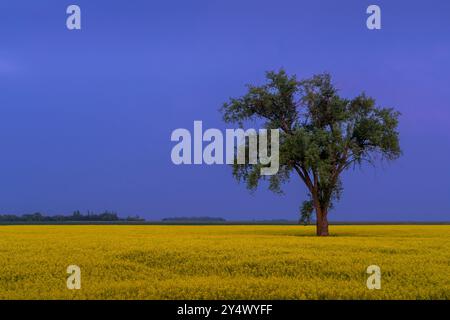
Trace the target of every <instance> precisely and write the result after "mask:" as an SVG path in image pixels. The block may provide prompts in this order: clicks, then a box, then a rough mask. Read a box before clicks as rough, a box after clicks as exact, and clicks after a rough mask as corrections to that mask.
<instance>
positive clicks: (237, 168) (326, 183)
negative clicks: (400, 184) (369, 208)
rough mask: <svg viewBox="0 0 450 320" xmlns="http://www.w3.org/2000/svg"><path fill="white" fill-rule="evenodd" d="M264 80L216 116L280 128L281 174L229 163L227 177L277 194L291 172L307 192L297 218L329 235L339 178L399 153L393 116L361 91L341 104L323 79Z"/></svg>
mask: <svg viewBox="0 0 450 320" xmlns="http://www.w3.org/2000/svg"><path fill="white" fill-rule="evenodd" d="M266 78H267V83H266V84H265V85H262V86H252V85H249V86H248V92H247V93H246V94H245V95H244V96H242V97H239V98H231V99H230V101H229V102H227V103H225V104H224V105H223V107H222V109H221V112H222V113H223V119H224V121H225V122H227V123H236V124H238V125H239V126H240V127H243V125H244V122H246V121H263V122H264V127H265V128H266V129H279V130H280V149H279V150H280V151H279V158H280V159H279V161H280V168H279V171H278V173H276V174H275V175H272V176H263V175H261V174H260V168H261V165H260V164H247V162H245V164H237V163H235V164H234V165H233V175H234V176H235V178H236V179H237V180H238V181H241V180H242V181H245V182H246V185H247V188H248V189H250V190H254V189H256V188H257V186H258V182H259V180H262V179H268V180H269V189H270V190H272V191H274V192H277V193H281V192H282V191H281V185H282V184H283V183H284V182H286V181H288V180H289V178H290V175H291V173H292V172H295V173H296V174H298V176H299V177H300V179H301V180H302V181H303V182H304V183H305V185H306V187H307V189H308V191H309V194H308V196H309V199H308V200H307V201H304V202H303V204H302V208H301V210H300V212H301V217H302V220H303V221H310V219H311V215H312V214H313V211H315V216H316V227H317V235H318V236H327V235H328V212H329V210H330V209H331V208H332V207H333V202H334V201H337V200H339V198H340V195H341V193H342V190H343V188H342V183H341V179H340V175H341V173H342V172H343V171H344V170H346V169H348V168H351V167H352V168H354V167H355V166H361V165H362V164H363V163H364V162H368V163H370V164H375V162H376V160H383V159H387V160H394V159H396V158H398V157H399V156H400V155H401V150H400V145H399V134H398V131H397V126H398V117H399V112H397V111H395V110H394V109H392V108H380V107H377V106H376V105H375V100H374V99H373V98H371V97H368V96H366V95H365V94H364V93H362V94H360V95H359V96H357V97H355V98H353V99H345V98H342V97H341V96H339V94H338V90H337V89H336V87H335V86H334V85H333V83H332V81H331V77H330V75H329V74H326V73H325V74H319V75H315V76H313V77H312V78H310V79H306V80H302V81H298V80H297V78H296V76H289V75H288V74H286V72H285V71H284V70H280V71H279V72H267V73H266ZM236 152H237V151H236Z"/></svg>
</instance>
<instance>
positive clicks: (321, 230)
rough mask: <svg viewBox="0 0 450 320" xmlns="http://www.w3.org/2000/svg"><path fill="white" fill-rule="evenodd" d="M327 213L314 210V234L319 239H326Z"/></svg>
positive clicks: (318, 209)
mask: <svg viewBox="0 0 450 320" xmlns="http://www.w3.org/2000/svg"><path fill="white" fill-rule="evenodd" d="M327 215H328V212H327V211H326V210H321V209H320V208H316V218H317V221H316V234H317V235H318V236H319V237H326V236H328V235H329V233H328V217H327Z"/></svg>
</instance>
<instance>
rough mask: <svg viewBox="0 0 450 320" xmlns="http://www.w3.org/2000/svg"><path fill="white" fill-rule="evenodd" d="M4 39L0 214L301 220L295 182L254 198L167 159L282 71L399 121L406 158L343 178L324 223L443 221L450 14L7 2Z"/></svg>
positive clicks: (439, 8) (0, 44)
mask: <svg viewBox="0 0 450 320" xmlns="http://www.w3.org/2000/svg"><path fill="white" fill-rule="evenodd" d="M73 3H75V4H78V5H79V6H80V7H81V10H82V30H81V31H69V30H67V29H66V26H65V20H66V17H67V15H66V13H65V10H66V8H67V6H68V5H69V4H73ZM369 4H378V5H379V6H380V7H381V10H382V29H381V30H379V31H370V30H368V29H367V28H366V22H365V20H366V17H367V15H366V13H365V11H366V8H367V6H368V5H369ZM0 39H1V41H0V150H1V153H0V155H1V157H0V213H17V214H19V213H30V212H35V211H41V212H45V213H47V214H58V213H70V212H72V211H73V210H77V209H79V210H81V211H85V210H94V211H101V210H106V209H107V210H114V211H117V212H119V214H121V215H128V214H130V215H132V214H133V215H134V214H138V215H140V216H143V217H145V218H147V219H160V218H162V217H167V216H193V215H195V216H199V215H210V216H222V217H225V218H228V219H271V218H287V219H297V217H298V211H299V205H300V203H301V202H302V201H303V200H304V199H306V190H305V188H304V187H303V186H302V185H301V183H300V182H299V181H298V178H297V177H295V176H294V177H293V180H292V182H291V183H289V184H287V185H286V186H285V192H286V195H285V196H277V195H274V194H272V193H270V192H268V191H266V190H265V188H262V189H259V190H258V191H257V192H256V193H255V194H254V195H251V194H249V192H248V191H247V190H246V189H245V187H244V186H243V185H239V184H237V182H236V181H235V180H234V179H233V178H232V176H231V170H230V168H229V167H227V166H211V167H208V166H178V167H177V166H175V165H173V164H172V162H171V159H170V151H171V148H172V147H173V145H174V143H172V142H171V141H170V134H171V132H172V130H174V129H176V128H188V129H192V126H193V121H194V120H202V121H203V125H204V127H206V128H210V127H214V128H220V129H225V128H226V127H225V125H224V124H223V123H222V120H221V115H220V113H219V112H218V109H219V108H220V106H221V105H222V103H223V102H225V101H227V99H228V98H229V97H230V96H239V95H241V94H243V93H244V92H245V87H244V85H245V84H246V83H261V82H262V80H263V77H264V72H265V71H266V70H272V69H278V68H280V67H284V68H285V69H286V70H287V71H288V72H289V73H296V74H297V75H298V77H300V78H302V77H308V76H311V75H312V74H314V73H320V72H323V71H328V72H330V73H331V74H332V75H333V77H334V81H335V83H336V84H337V86H338V87H339V88H340V89H341V93H342V95H343V96H347V97H353V96H354V95H356V94H358V93H359V92H361V91H365V92H366V93H367V94H368V95H371V96H373V97H375V98H376V99H377V102H378V103H379V104H380V105H382V106H391V107H394V108H396V109H398V110H399V111H401V113H402V117H401V122H400V133H401V145H402V148H403V151H404V155H403V157H402V158H401V159H400V160H398V161H396V162H394V163H392V164H385V165H382V166H380V167H378V168H377V169H373V168H370V167H367V168H363V169H362V170H356V171H355V172H352V171H351V172H348V173H347V174H345V177H344V187H345V190H344V194H343V198H342V200H341V202H340V203H339V204H338V205H337V206H336V208H335V210H334V211H333V212H332V213H331V217H330V219H332V220H450V196H449V195H450V192H449V191H450V169H449V166H450V90H449V88H450V2H449V1H444V0H436V1H432V2H426V1H402V0H397V1H379V0H377V1H364V0H349V1H346V0H343V1H335V0H321V1H312V0H311V1H300V0H292V1H285V0H277V1H275V0H271V1H263V0H246V1H242V0H226V1H225V0H220V1H217V0H192V1H181V0H177V1H162V0H161V1H143V0H139V1H106V0H98V1H86V0H77V1H73V2H72V1H71V2H69V1H61V0H47V1H44V0H40V1H23V0H14V1H13V0H5V1H2V2H1V3H0Z"/></svg>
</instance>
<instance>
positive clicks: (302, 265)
mask: <svg viewBox="0 0 450 320" xmlns="http://www.w3.org/2000/svg"><path fill="white" fill-rule="evenodd" d="M330 231H331V233H332V236H330V237H328V238H317V237H315V236H313V234H314V229H313V227H304V226H0V299H449V298H450V226H448V225H441V226H413V225H410V226H331V229H330ZM71 264H75V265H78V266H79V267H80V268H81V290H68V289H67V287H66V279H67V276H68V275H67V273H66V268H67V266H69V265H71ZM373 264H375V265H378V266H380V268H381V275H382V278H381V285H382V287H381V289H380V290H368V289H367V287H366V279H367V277H368V276H369V275H368V274H366V268H367V267H368V266H369V265H373Z"/></svg>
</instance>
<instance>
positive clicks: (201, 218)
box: [162, 217, 226, 222]
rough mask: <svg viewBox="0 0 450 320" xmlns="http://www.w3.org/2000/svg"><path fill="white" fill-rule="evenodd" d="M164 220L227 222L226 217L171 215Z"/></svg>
mask: <svg viewBox="0 0 450 320" xmlns="http://www.w3.org/2000/svg"><path fill="white" fill-rule="evenodd" d="M162 221H163V222H225V221H226V220H225V219H224V218H220V217H219V218H216V217H170V218H164V219H162Z"/></svg>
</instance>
